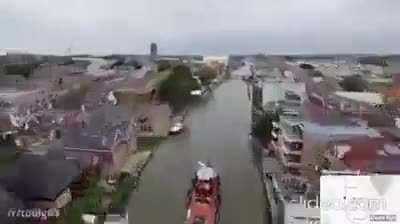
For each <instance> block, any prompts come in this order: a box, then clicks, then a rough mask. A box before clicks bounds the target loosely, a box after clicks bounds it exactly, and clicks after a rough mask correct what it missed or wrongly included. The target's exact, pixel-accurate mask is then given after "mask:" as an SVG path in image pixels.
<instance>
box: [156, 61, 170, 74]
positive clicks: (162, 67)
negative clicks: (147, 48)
mask: <svg viewBox="0 0 400 224" xmlns="http://www.w3.org/2000/svg"><path fill="white" fill-rule="evenodd" d="M171 67H172V66H171V63H170V62H169V61H165V60H161V61H159V62H158V63H157V70H158V71H159V72H162V71H164V70H167V69H170V68H171Z"/></svg>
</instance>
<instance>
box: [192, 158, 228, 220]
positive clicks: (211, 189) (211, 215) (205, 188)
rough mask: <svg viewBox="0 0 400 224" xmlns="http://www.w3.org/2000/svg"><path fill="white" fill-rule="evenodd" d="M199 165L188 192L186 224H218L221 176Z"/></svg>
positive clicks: (207, 166)
mask: <svg viewBox="0 0 400 224" xmlns="http://www.w3.org/2000/svg"><path fill="white" fill-rule="evenodd" d="M199 164H200V168H199V169H198V170H197V172H196V175H195V178H193V186H192V189H190V190H189V192H188V197H187V204H186V208H187V214H186V221H185V224H217V223H218V218H219V207H220V204H221V199H220V194H219V193H220V192H219V185H220V182H219V176H218V174H217V173H216V172H215V170H214V169H213V168H212V167H211V166H209V165H205V164H204V163H201V162H199Z"/></svg>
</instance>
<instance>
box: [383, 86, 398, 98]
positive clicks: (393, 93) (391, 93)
mask: <svg viewBox="0 0 400 224" xmlns="http://www.w3.org/2000/svg"><path fill="white" fill-rule="evenodd" d="M385 96H389V97H400V87H399V86H397V87H392V88H390V89H389V90H388V91H386V92H385Z"/></svg>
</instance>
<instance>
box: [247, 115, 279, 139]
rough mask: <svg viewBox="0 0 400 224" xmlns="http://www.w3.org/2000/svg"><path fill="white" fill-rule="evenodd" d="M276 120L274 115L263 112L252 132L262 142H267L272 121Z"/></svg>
mask: <svg viewBox="0 0 400 224" xmlns="http://www.w3.org/2000/svg"><path fill="white" fill-rule="evenodd" d="M274 120H276V115H274V114H272V113H264V114H263V115H262V116H261V117H260V119H259V120H258V121H257V123H256V124H255V127H254V130H253V134H254V136H256V137H257V138H258V139H260V140H261V141H262V142H265V143H269V142H270V141H271V139H272V135H271V132H272V121H274Z"/></svg>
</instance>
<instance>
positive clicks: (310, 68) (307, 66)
mask: <svg viewBox="0 0 400 224" xmlns="http://www.w3.org/2000/svg"><path fill="white" fill-rule="evenodd" d="M300 68H302V69H308V70H312V69H314V66H313V65H311V64H306V63H302V64H300Z"/></svg>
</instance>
